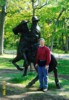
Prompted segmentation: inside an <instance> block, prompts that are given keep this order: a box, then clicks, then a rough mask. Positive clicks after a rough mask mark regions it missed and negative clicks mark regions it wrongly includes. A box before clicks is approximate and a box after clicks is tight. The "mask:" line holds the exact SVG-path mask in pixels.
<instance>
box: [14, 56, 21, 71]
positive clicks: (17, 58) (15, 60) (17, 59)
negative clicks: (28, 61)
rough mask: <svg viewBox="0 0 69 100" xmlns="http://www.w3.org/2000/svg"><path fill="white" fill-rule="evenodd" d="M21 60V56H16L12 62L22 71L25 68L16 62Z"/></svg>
mask: <svg viewBox="0 0 69 100" xmlns="http://www.w3.org/2000/svg"><path fill="white" fill-rule="evenodd" d="M19 60H21V58H20V57H16V58H14V59H13V60H12V63H13V64H14V65H15V67H16V68H17V69H18V70H20V71H22V70H23V68H20V67H19V65H17V64H16V62H18V61H19Z"/></svg>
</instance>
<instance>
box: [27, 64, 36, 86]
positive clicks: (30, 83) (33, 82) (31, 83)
mask: <svg viewBox="0 0 69 100" xmlns="http://www.w3.org/2000/svg"><path fill="white" fill-rule="evenodd" d="M33 65H34V68H35V70H36V72H37V73H38V71H37V68H36V67H35V63H33ZM37 81H38V75H37V76H36V77H35V78H34V79H33V80H32V81H31V82H29V83H28V85H27V86H26V87H27V88H29V87H31V86H32V85H33V84H35V82H37Z"/></svg>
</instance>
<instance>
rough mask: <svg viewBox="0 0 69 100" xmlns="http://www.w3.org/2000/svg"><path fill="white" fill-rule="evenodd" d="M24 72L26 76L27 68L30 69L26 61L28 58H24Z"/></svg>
mask: <svg viewBox="0 0 69 100" xmlns="http://www.w3.org/2000/svg"><path fill="white" fill-rule="evenodd" d="M23 66H24V73H23V76H26V75H27V70H28V63H27V62H26V60H24V64H23Z"/></svg>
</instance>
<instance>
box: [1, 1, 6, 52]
mask: <svg viewBox="0 0 69 100" xmlns="http://www.w3.org/2000/svg"><path fill="white" fill-rule="evenodd" d="M1 1H2V0H1ZM0 7H1V12H0V54H3V46H4V21H5V14H6V0H4V1H2V2H0Z"/></svg>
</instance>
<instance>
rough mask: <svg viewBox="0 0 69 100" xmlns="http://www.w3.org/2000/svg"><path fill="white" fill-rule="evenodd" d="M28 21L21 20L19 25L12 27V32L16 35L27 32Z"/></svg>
mask: <svg viewBox="0 0 69 100" xmlns="http://www.w3.org/2000/svg"><path fill="white" fill-rule="evenodd" d="M28 22H29V21H27V20H23V21H22V22H21V23H20V24H19V25H17V26H16V27H15V28H13V32H14V34H15V35H17V34H18V33H21V34H22V33H28V32H29V28H28V25H27V24H28Z"/></svg>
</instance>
